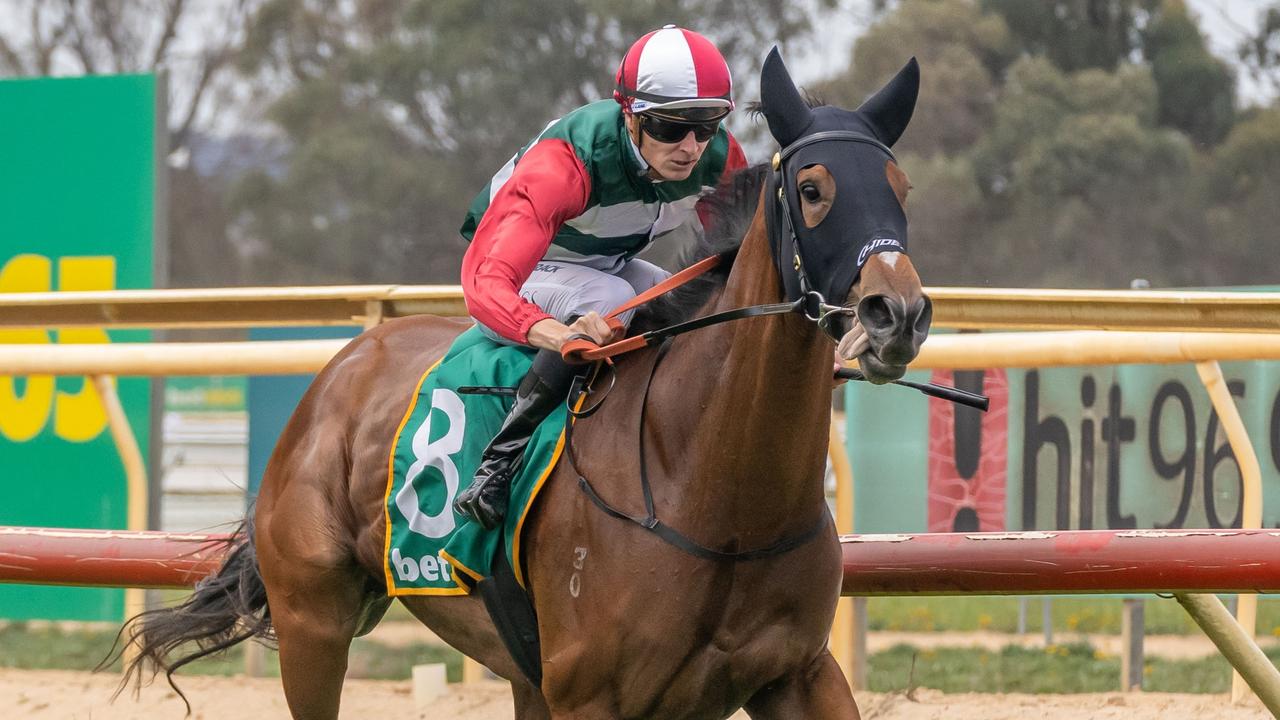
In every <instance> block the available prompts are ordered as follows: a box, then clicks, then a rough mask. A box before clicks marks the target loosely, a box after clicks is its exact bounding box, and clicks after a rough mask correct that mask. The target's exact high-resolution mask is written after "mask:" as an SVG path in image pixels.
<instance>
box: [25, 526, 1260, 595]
mask: <svg viewBox="0 0 1280 720" xmlns="http://www.w3.org/2000/svg"><path fill="white" fill-rule="evenodd" d="M227 539H228V536H226V535H202V534H185V535H184V534H173V533H159V532H124V531H116V530H66V529H55V528H22V527H0V582H10V583H24V584H41V585H78V586H103V587H147V588H162V587H175V588H181V587H191V586H193V585H194V584H195V583H196V581H198V580H199V579H201V578H203V577H205V576H206V575H208V574H209V573H211V572H213V571H214V570H216V569H217V566H218V563H219V562H220V561H221V559H222V555H223V553H225V551H226V548H227V545H226V541H227ZM841 547H842V550H843V554H844V586H843V594H845V595H915V594H923V595H974V594H982V595H1032V594H1062V595H1068V594H1086V593H1148V592H1217V593H1235V592H1262V593H1277V592H1280V531H1273V530H1129V531H1111V530H1083V531H1081V530H1077V531H1062V532H1027V533H942V534H938V533H934V534H920V535H849V536H845V537H843V538H841Z"/></svg>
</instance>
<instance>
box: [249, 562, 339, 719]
mask: <svg viewBox="0 0 1280 720" xmlns="http://www.w3.org/2000/svg"><path fill="white" fill-rule="evenodd" d="M259 547H261V542H260V543H259ZM260 556H261V557H263V559H264V560H266V558H268V557H270V558H272V559H275V560H276V561H275V562H270V561H267V562H262V576H263V579H264V580H265V581H266V586H267V603H268V606H269V607H270V608H271V622H272V625H274V626H275V630H276V636H277V637H278V638H279V641H280V681H281V683H282V684H283V685H284V694H285V699H286V700H287V701H288V703H289V712H290V714H292V715H293V717H294V720H336V718H337V717H338V703H339V700H340V699H341V695H342V681H343V678H344V677H345V676H346V672H347V652H348V651H349V650H350V647H351V639H352V638H353V637H355V633H356V625H357V623H358V622H359V620H360V617H361V615H360V609H361V602H362V600H363V596H362V592H363V588H364V577H363V575H362V574H361V572H360V571H359V570H358V569H357V568H355V567H354V566H352V567H349V568H334V567H322V566H318V565H315V564H310V563H307V562H305V561H298V560H294V559H293V558H297V557H300V556H301V553H298V554H295V555H293V556H292V557H291V558H290V559H289V560H280V559H279V558H281V557H289V556H288V555H284V556H282V555H280V554H277V553H271V552H267V553H261V552H260Z"/></svg>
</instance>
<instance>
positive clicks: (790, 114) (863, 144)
mask: <svg viewBox="0 0 1280 720" xmlns="http://www.w3.org/2000/svg"><path fill="white" fill-rule="evenodd" d="M919 89H920V67H919V65H918V64H917V63H916V60H915V58H912V59H911V60H910V61H909V62H907V64H906V65H905V66H903V68H902V69H901V70H900V71H899V72H898V74H897V75H896V76H894V78H893V79H892V80H890V81H889V82H888V83H887V84H886V85H885V86H884V87H882V88H881V89H880V90H879V91H878V92H876V93H875V95H873V96H871V97H870V98H869V99H868V100H867V101H866V102H864V103H863V104H862V106H861V107H859V108H858V109H857V110H854V111H848V110H841V109H840V108H836V107H830V106H821V107H817V108H810V107H809V106H808V104H807V103H806V102H805V100H804V98H803V97H801V95H800V92H799V90H797V89H796V86H795V83H793V82H792V80H791V76H790V75H789V74H788V73H787V69H786V66H785V65H783V63H782V57H781V56H780V55H779V54H778V49H777V48H776V47H775V48H774V49H773V50H772V51H771V52H770V53H769V56H768V58H766V59H765V62H764V67H763V68H762V69H761V72H760V96H761V101H762V105H763V114H764V116H765V119H766V120H767V121H768V123H769V131H770V133H771V134H772V135H773V138H774V139H775V140H777V141H778V144H779V145H780V146H781V147H782V150H781V167H780V173H781V175H780V177H779V179H778V182H779V186H780V187H781V188H782V189H783V190H784V193H785V202H786V203H787V208H786V211H787V214H789V216H790V218H791V219H792V220H793V221H794V222H790V223H786V222H784V223H783V224H784V225H785V224H790V225H791V226H792V228H791V230H792V231H793V232H794V240H793V242H794V243H795V249H794V253H791V254H794V255H796V256H798V258H799V260H800V263H799V264H800V265H801V266H802V269H799V271H798V273H794V274H793V273H789V272H787V269H786V266H785V261H788V260H790V259H791V257H790V254H788V252H787V249H786V248H783V251H782V252H780V253H779V261H780V262H779V269H780V270H781V271H782V273H783V282H784V285H785V286H786V288H787V296H788V297H789V298H794V297H798V296H799V294H800V292H799V291H800V290H801V289H803V290H812V291H817V292H819V293H821V294H822V295H823V297H824V298H826V299H827V301H828V302H831V303H837V304H838V303H841V302H843V301H844V299H845V298H846V297H847V296H848V294H849V290H850V288H851V287H852V286H853V283H854V281H855V280H856V279H857V276H858V272H859V271H860V270H861V269H862V266H863V265H864V264H865V263H866V261H867V258H869V257H870V256H871V255H873V254H875V253H878V252H886V251H896V252H904V253H905V252H906V250H907V218H906V213H905V212H904V211H903V209H902V204H901V203H900V202H899V201H898V197H897V195H896V194H895V193H894V191H893V187H892V186H891V185H890V184H889V180H888V177H887V175H886V163H887V162H889V161H892V160H893V159H894V158H893V153H892V151H891V150H890V149H889V148H891V147H892V146H893V144H894V143H896V142H897V141H898V138H900V137H902V133H903V131H905V130H906V129H907V124H908V123H909V122H910V121H911V114H912V112H913V111H914V110H915V104H916V97H917V95H918V94H919ZM813 165H822V166H823V167H825V168H826V169H827V171H828V172H830V173H831V176H832V178H833V179H834V180H835V183H836V197H835V203H834V204H833V205H832V207H831V209H830V211H829V212H828V213H827V215H826V217H824V218H823V220H822V221H821V222H820V223H818V225H817V226H815V227H812V228H809V227H805V225H804V222H803V217H804V215H803V213H802V212H801V208H800V204H799V203H800V198H799V193H798V191H797V188H796V175H797V173H799V171H800V170H802V169H804V168H806V167H810V166H813ZM775 192H776V191H775ZM770 200H771V201H773V198H770ZM784 217H785V216H784ZM782 231H783V234H784V235H786V234H788V233H787V232H786V228H785V227H784V228H782ZM779 240H780V241H781V242H782V243H784V244H786V243H787V242H789V241H792V240H791V238H779ZM793 275H799V277H794V276H793ZM800 278H803V280H801V279H800ZM804 286H807V287H804Z"/></svg>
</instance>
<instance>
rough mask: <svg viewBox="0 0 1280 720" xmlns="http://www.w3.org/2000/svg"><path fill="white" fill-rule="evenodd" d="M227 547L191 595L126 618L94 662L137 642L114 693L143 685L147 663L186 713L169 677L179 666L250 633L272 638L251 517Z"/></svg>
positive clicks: (112, 656)
mask: <svg viewBox="0 0 1280 720" xmlns="http://www.w3.org/2000/svg"><path fill="white" fill-rule="evenodd" d="M227 549H228V551H227V555H226V559H225V560H224V561H223V562H222V566H221V567H220V568H218V572H217V573H215V574H213V575H211V576H209V577H207V578H205V579H204V580H202V581H200V582H199V583H198V584H197V585H196V589H195V593H194V594H192V595H191V597H189V598H187V599H186V600H185V601H183V602H182V603H181V604H180V605H175V606H173V607H166V608H160V609H157V610H148V611H146V612H143V613H140V614H138V615H135V616H134V617H132V618H130V619H129V620H128V621H127V622H126V623H125V624H124V627H123V628H121V630H120V633H119V634H118V635H117V636H116V643H115V644H114V645H113V646H112V648H111V653H110V654H109V655H108V656H107V657H106V659H104V660H103V661H102V663H100V664H99V666H98V669H103V668H105V667H106V666H108V665H110V664H111V663H113V662H115V659H116V658H117V657H120V656H121V655H122V654H123V653H124V652H125V649H126V648H128V647H129V646H133V647H134V648H135V650H136V654H135V655H134V656H133V658H132V659H131V660H129V661H128V662H127V664H126V667H125V672H124V678H123V679H122V680H121V681H120V687H119V688H118V689H117V690H116V694H119V693H120V691H121V690H123V689H124V688H125V687H126V686H127V685H128V684H129V683H130V682H131V681H132V682H133V684H134V687H135V689H136V688H138V687H139V686H141V684H142V682H143V675H144V674H145V672H146V670H147V667H146V666H148V665H150V670H151V675H150V678H154V677H155V676H156V674H157V673H159V672H160V671H161V670H164V671H165V678H166V679H167V680H168V681H169V686H170V687H172V688H173V690H174V692H176V693H178V696H179V697H181V698H182V701H183V702H184V703H187V714H188V715H190V713H191V704H190V703H188V702H187V697H186V695H184V694H183V693H182V691H181V690H179V689H178V686H177V685H176V684H175V683H174V681H173V673H174V672H176V671H177V670H178V668H181V667H182V666H184V665H186V664H187V663H190V662H192V661H195V660H199V659H200V658H203V657H207V656H209V655H213V654H215V653H218V652H221V651H223V650H226V649H227V648H230V647H232V646H233V645H235V644H237V643H240V642H243V641H245V640H248V639H250V638H254V637H256V638H261V639H263V640H264V641H266V642H267V643H274V642H275V632H274V630H273V629H272V627H271V611H270V609H269V608H268V607H267V589H266V586H265V585H264V584H263V582H262V575H260V574H259V572H258V556H257V553H256V552H255V551H254V547H253V519H252V518H251V517H250V518H246V519H245V520H244V522H242V523H241V524H240V527H238V528H237V529H236V531H235V533H233V534H232V535H231V537H230V538H229V539H228V540H227ZM122 640H123V643H122V642H121V641H122ZM192 644H194V647H192ZM150 678H148V680H149V679H150Z"/></svg>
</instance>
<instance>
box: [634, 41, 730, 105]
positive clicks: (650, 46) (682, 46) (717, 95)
mask: <svg viewBox="0 0 1280 720" xmlns="http://www.w3.org/2000/svg"><path fill="white" fill-rule="evenodd" d="M613 99H614V100H617V101H618V104H620V105H622V108H623V109H624V110H626V111H627V112H629V113H633V114H639V113H647V112H651V111H659V112H661V113H662V114H664V115H669V116H674V117H679V118H680V119H683V120H686V121H693V122H698V121H707V120H716V119H719V118H723V117H724V116H725V115H728V114H729V111H730V110H732V109H733V79H732V78H731V77H730V76H729V64H728V63H726V62H725V60H724V56H723V55H721V54H720V51H719V50H717V49H716V46H715V45H713V44H711V41H710V40H708V39H706V38H705V37H703V36H702V35H699V34H698V33H696V32H693V31H692V30H685V29H684V28H678V27H676V26H675V25H667V26H665V27H663V28H662V29H660V30H654V31H653V32H650V33H648V34H647V35H645V36H644V37H642V38H640V39H639V40H637V41H636V42H635V44H634V45H632V46H631V49H630V50H628V51H627V54H626V55H624V56H623V58H622V64H621V65H619V66H618V75H617V87H616V88H615V89H614V91H613Z"/></svg>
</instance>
